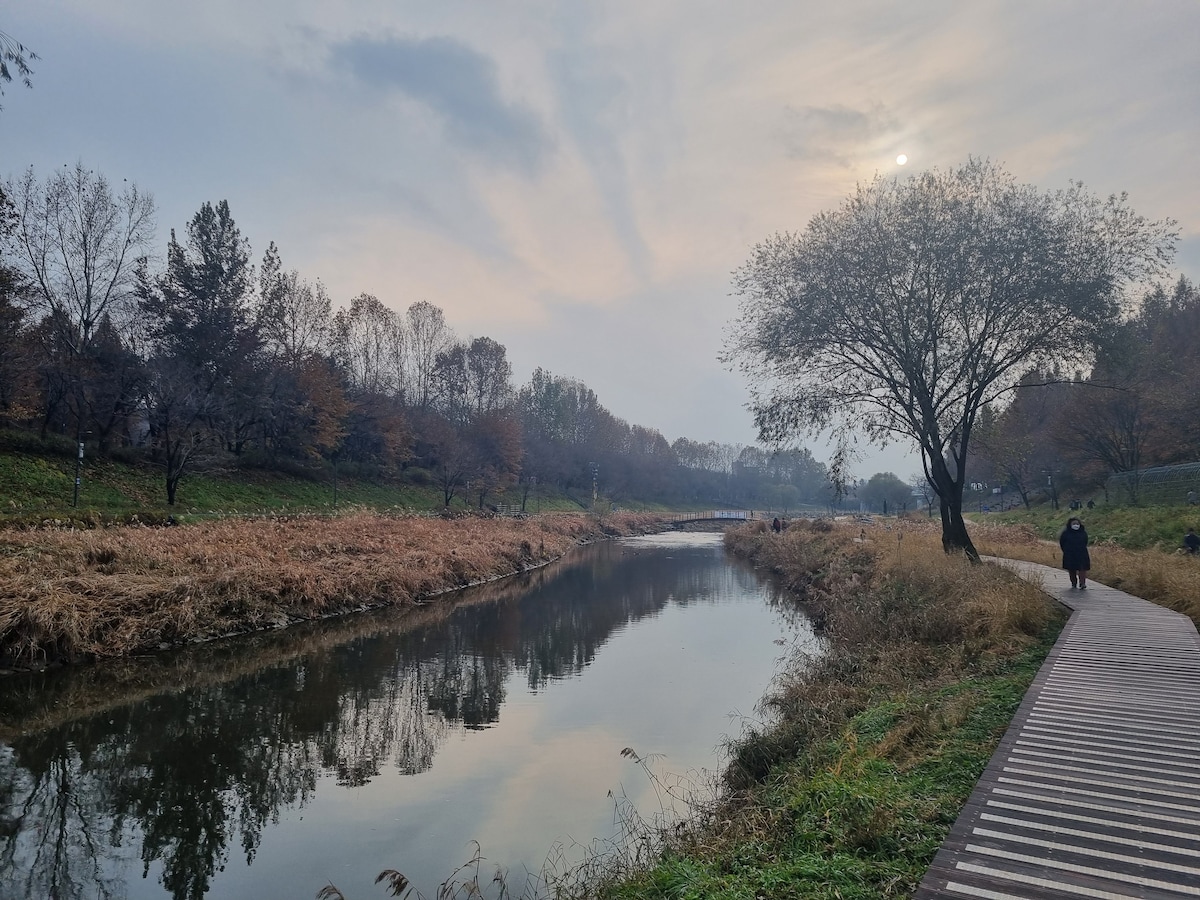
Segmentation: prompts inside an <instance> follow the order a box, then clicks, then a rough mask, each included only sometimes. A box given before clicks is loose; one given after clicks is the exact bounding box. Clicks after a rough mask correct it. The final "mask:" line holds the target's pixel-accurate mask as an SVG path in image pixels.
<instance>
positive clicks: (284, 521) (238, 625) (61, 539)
mask: <svg viewBox="0 0 1200 900" xmlns="http://www.w3.org/2000/svg"><path fill="white" fill-rule="evenodd" d="M656 524H657V519H656V517H654V516H652V515H638V514H636V513H624V514H618V515H613V516H608V517H605V518H604V519H603V520H598V519H595V518H592V517H586V516H574V515H554V516H542V517H538V518H534V519H482V518H474V517H469V518H459V519H430V518H415V517H414V518H389V517H381V516H374V515H366V514H362V515H354V516H347V517H343V518H326V517H304V518H277V519H270V520H254V521H243V520H225V521H218V522H206V523H203V524H198V525H192V526H185V527H174V528H146V527H117V528H109V529H105V530H99V531H55V530H44V531H34V532H28V531H12V532H4V533H0V665H5V666H28V665H37V664H42V663H47V662H57V661H75V660H80V659H89V658H101V657H115V656H125V655H129V654H132V653H138V652H144V651H146V650H150V649H156V648H159V647H161V646H163V645H167V646H171V645H177V644H184V643H190V642H194V641H198V640H204V639H208V638H213V637H218V636H222V635H227V634H234V633H242V632H247V631H254V630H259V629H264V628H273V627H279V626H282V625H286V624H288V623H290V622H294V621H300V620H304V619H313V618H318V617H322V616H327V615H333V614H338V613H343V612H348V611H352V610H359V609H367V608H370V607H373V606H384V605H395V604H415V603H418V602H421V601H423V600H426V599H428V598H429V597H431V596H433V595H435V594H437V593H439V592H442V591H448V590H454V589H457V588H461V587H464V586H466V585H469V584H476V583H480V582H484V581H488V580H491V579H494V578H499V577H502V576H505V575H511V574H513V573H515V572H520V571H524V570H526V569H529V568H533V567H536V566H538V565H541V564H544V563H545V562H548V561H550V560H552V559H556V558H558V557H559V556H561V555H562V554H563V553H565V552H566V551H567V550H568V549H570V548H571V547H572V546H574V545H575V544H577V543H579V542H581V541H587V540H591V539H597V538H602V537H607V536H612V535H618V534H633V533H638V532H641V531H644V530H647V529H649V528H652V527H654V526H655V525H656Z"/></svg>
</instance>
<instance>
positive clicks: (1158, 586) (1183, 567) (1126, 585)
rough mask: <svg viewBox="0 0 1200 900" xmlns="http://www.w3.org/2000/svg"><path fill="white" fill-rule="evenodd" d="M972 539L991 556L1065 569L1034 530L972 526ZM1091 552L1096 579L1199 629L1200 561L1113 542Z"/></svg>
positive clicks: (1055, 550)
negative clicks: (1178, 615)
mask: <svg viewBox="0 0 1200 900" xmlns="http://www.w3.org/2000/svg"><path fill="white" fill-rule="evenodd" d="M971 535H972V538H973V540H974V541H975V544H976V546H977V547H978V548H979V551H980V552H981V553H985V554H988V555H989V556H1003V557H1009V558H1011V559H1024V560H1028V561H1029V562H1036V563H1041V564H1042V565H1046V566H1053V567H1055V568H1057V567H1058V566H1060V565H1061V564H1062V554H1061V553H1060V552H1059V549H1058V546H1057V545H1056V544H1054V543H1052V542H1050V541H1044V540H1041V539H1040V538H1038V536H1037V535H1036V533H1035V532H1034V531H1033V529H1032V527H1030V526H1014V525H1008V526H1006V525H976V524H973V525H972V526H971ZM1090 549H1091V557H1092V571H1091V573H1090V576H1089V577H1090V578H1091V579H1092V580H1094V581H1097V582H1099V583H1100V584H1106V585H1108V586H1109V587H1115V588H1119V589H1120V590H1122V591H1125V592H1126V593H1129V594H1133V595H1134V596H1135V597H1143V598H1145V599H1146V600H1149V601H1151V602H1152V603H1157V604H1158V605H1160V606H1165V607H1167V608H1168V609H1173V610H1175V611H1176V612H1180V613H1183V614H1184V615H1185V616H1188V617H1189V618H1190V619H1191V620H1192V621H1193V622H1195V623H1196V624H1197V625H1200V559H1198V558H1196V557H1193V556H1188V555H1186V554H1184V553H1180V552H1167V551H1165V550H1159V549H1157V548H1151V549H1145V550H1127V549H1125V548H1124V547H1120V546H1118V545H1117V544H1113V543H1108V542H1101V543H1098V544H1094V545H1093V546H1092V547H1091V548H1090Z"/></svg>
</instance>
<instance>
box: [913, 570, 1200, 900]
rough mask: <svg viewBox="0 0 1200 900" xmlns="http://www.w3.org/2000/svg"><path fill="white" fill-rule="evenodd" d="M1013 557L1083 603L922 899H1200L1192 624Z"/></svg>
mask: <svg viewBox="0 0 1200 900" xmlns="http://www.w3.org/2000/svg"><path fill="white" fill-rule="evenodd" d="M1008 564H1009V565H1012V566H1013V567H1014V568H1016V569H1018V570H1019V571H1021V572H1022V574H1024V575H1026V576H1027V577H1030V578H1032V579H1035V580H1040V581H1041V583H1042V585H1043V586H1044V587H1045V589H1046V591H1047V592H1048V593H1050V594H1052V595H1053V596H1055V597H1058V598H1060V599H1061V600H1062V601H1063V602H1064V603H1065V604H1066V605H1067V606H1069V607H1070V608H1071V609H1073V610H1074V612H1073V614H1072V616H1071V619H1070V621H1069V622H1068V624H1067V626H1066V628H1065V629H1064V630H1063V633H1062V635H1061V637H1060V638H1059V640H1058V642H1057V643H1056V644H1055V646H1054V649H1053V651H1052V652H1051V654H1050V656H1049V658H1048V659H1047V660H1046V662H1045V664H1044V665H1043V666H1042V668H1041V670H1040V671H1039V673H1038V676H1037V678H1036V679H1035V680H1034V682H1033V685H1032V686H1031V688H1030V690H1029V693H1028V694H1026V696H1025V699H1024V702H1023V703H1022V704H1021V707H1020V709H1019V710H1018V712H1017V715H1016V717H1015V718H1014V720H1013V723H1012V725H1011V726H1010V727H1009V729H1008V732H1007V733H1006V734H1005V736H1004V739H1003V741H1002V742H1001V744H1000V746H999V747H998V748H997V750H996V754H995V755H994V756H993V757H992V760H991V763H990V764H989V765H988V768H987V771H986V772H984V774H983V777H982V778H981V779H980V781H979V784H978V785H977V786H976V788H975V791H974V793H973V794H972V795H971V798H970V799H969V800H968V801H967V805H966V807H965V808H964V809H963V811H962V813H961V815H960V816H959V818H958V821H957V822H955V824H954V828H953V829H952V830H951V832H950V836H949V837H948V838H947V840H946V843H945V844H943V845H942V848H941V850H939V851H938V854H937V856H936V857H935V859H934V861H933V865H932V866H931V867H930V869H929V871H928V872H927V873H926V875H925V878H924V880H923V881H922V882H921V886H920V888H919V889H918V891H917V893H916V894H915V895H914V896H915V897H917V898H922V900H928V898H950V897H953V898H958V900H961V898H970V897H977V898H988V900H1014V898H1090V897H1094V898H1125V897H1153V898H1158V897H1162V898H1180V897H1200V637H1198V636H1197V633H1196V628H1195V626H1194V625H1193V624H1192V622H1191V621H1190V620H1189V619H1187V618H1186V617H1184V616H1182V615H1180V614H1178V613H1174V612H1171V611H1170V610H1167V609H1164V608H1162V607H1160V606H1155V605H1154V604H1152V603H1149V602H1148V601H1146V600H1142V599H1140V598H1138V597H1133V596H1130V595H1129V594H1126V593H1124V592H1122V591H1118V590H1115V589H1113V588H1108V587H1105V586H1103V585H1100V584H1093V583H1090V582H1089V584H1088V587H1087V590H1085V591H1080V590H1073V589H1072V588H1071V587H1070V585H1069V583H1068V581H1067V575H1066V573H1065V572H1062V571H1059V570H1056V569H1050V568H1047V567H1046V566H1038V565H1034V564H1032V563H1013V562H1010V563H1008Z"/></svg>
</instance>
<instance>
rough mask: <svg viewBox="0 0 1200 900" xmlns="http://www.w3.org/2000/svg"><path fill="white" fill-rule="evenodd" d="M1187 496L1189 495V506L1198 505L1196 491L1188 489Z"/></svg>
mask: <svg viewBox="0 0 1200 900" xmlns="http://www.w3.org/2000/svg"><path fill="white" fill-rule="evenodd" d="M1187 497H1188V506H1195V505H1196V492H1195V491H1188V495H1187Z"/></svg>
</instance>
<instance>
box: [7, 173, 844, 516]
mask: <svg viewBox="0 0 1200 900" xmlns="http://www.w3.org/2000/svg"><path fill="white" fill-rule="evenodd" d="M155 240H156V236H155V222H154V203H153V200H152V198H151V197H150V196H149V195H148V194H145V193H143V192H142V191H140V190H139V189H138V188H137V186H136V185H133V184H125V185H123V186H122V189H121V191H120V192H119V193H118V192H117V191H116V190H115V189H114V187H113V186H112V185H110V184H109V182H108V180H107V179H106V178H105V177H104V176H103V175H101V174H99V173H96V172H93V171H90V170H87V169H86V168H84V166H83V165H82V164H79V165H76V166H75V167H74V168H71V167H64V168H63V169H61V170H59V171H58V172H56V173H54V174H52V175H50V176H49V177H47V178H45V179H44V180H39V179H38V177H37V176H36V175H35V173H34V171H33V170H32V169H30V170H29V171H28V172H27V173H26V174H25V175H24V176H23V177H22V178H21V179H19V180H17V181H10V182H8V183H6V184H3V185H0V424H5V425H8V426H10V427H19V428H25V429H30V430H33V431H36V432H38V433H40V434H41V435H42V436H43V437H46V436H48V435H51V434H56V435H64V436H66V437H68V438H71V439H73V440H78V441H82V442H84V443H85V444H86V445H87V446H88V447H89V448H91V449H90V450H89V453H99V454H101V455H112V454H119V455H121V456H122V457H123V458H131V457H132V458H134V459H141V460H144V461H146V462H148V463H153V464H156V465H158V466H159V467H160V468H161V470H162V472H163V475H164V488H165V493H166V497H167V500H168V502H169V503H172V504H173V503H174V502H175V500H176V497H177V491H178V489H179V486H180V483H181V481H183V479H184V478H185V476H186V475H187V474H188V473H189V472H196V471H201V470H204V469H207V468H211V467H214V466H218V465H219V466H223V467H225V466H229V465H230V464H231V463H239V464H243V465H254V466H260V467H268V468H278V469H284V470H288V471H293V472H295V471H304V472H308V473H311V474H313V475H314V476H316V475H324V474H327V473H330V472H335V471H337V470H338V469H339V468H340V469H341V470H342V471H356V472H359V473H364V472H369V473H373V474H378V475H380V476H383V477H394V478H397V479H401V480H407V481H411V482H414V483H424V484H434V485H436V486H437V487H438V488H439V489H440V492H441V495H442V498H443V500H444V502H445V503H446V504H447V505H449V504H450V503H451V501H453V500H455V498H458V500H459V501H460V502H466V503H469V504H471V505H478V506H480V507H483V506H487V505H492V504H495V503H497V502H505V503H509V504H513V505H517V504H520V505H521V506H524V505H525V504H526V503H527V501H528V499H529V497H530V493H531V490H532V489H533V488H534V487H535V486H536V485H544V486H546V487H548V488H553V489H557V490H559V491H562V492H565V493H567V494H568V495H571V496H575V497H577V498H578V499H579V500H580V502H581V504H583V505H590V504H591V501H592V496H593V492H594V491H598V492H599V494H600V495H601V496H602V497H603V498H604V500H605V501H606V502H612V503H620V502H622V501H625V500H628V499H629V498H638V499H642V500H656V501H660V502H667V503H703V504H707V503H718V504H722V505H725V504H728V505H744V506H753V507H785V508H786V507H789V506H793V507H794V506H796V505H799V504H805V503H808V504H821V505H824V504H827V503H829V502H831V500H832V499H833V497H834V493H835V492H834V490H833V488H832V487H831V485H830V483H829V477H828V472H827V471H826V468H825V466H824V465H822V464H821V463H819V462H817V461H816V460H815V459H813V457H812V455H811V454H810V453H809V452H808V451H807V450H798V451H787V452H778V453H768V452H766V451H763V450H761V449H759V448H756V447H742V446H734V445H725V444H717V443H713V442H708V443H701V442H697V441H692V440H688V439H686V438H680V439H678V440H676V441H675V442H674V443H669V442H668V441H667V440H666V439H665V438H664V437H663V435H662V434H660V433H659V432H658V431H657V430H655V429H653V428H648V427H644V426H640V425H630V424H629V423H627V422H625V421H623V420H622V419H619V418H617V417H616V416H614V415H613V414H612V413H610V412H609V411H608V410H607V409H605V408H604V406H603V405H602V404H601V403H600V401H599V399H598V398H597V396H596V394H595V392H594V391H592V390H591V389H590V388H588V387H587V385H585V384H584V383H582V382H581V381H578V380H576V379H574V378H569V377H563V376H556V375H554V374H552V373H550V372H547V371H544V370H543V369H540V368H539V369H537V370H535V371H534V373H533V376H532V378H531V379H530V381H529V382H528V383H527V384H524V385H521V386H519V387H518V386H515V385H514V384H513V382H512V368H511V365H510V364H509V362H508V359H507V355H506V350H505V348H504V346H503V345H501V344H499V343H497V342H496V341H495V340H493V339H491V338H488V337H476V338H470V339H462V338H460V337H459V336H457V335H456V334H455V333H454V332H453V331H452V330H451V329H450V328H449V327H448V326H447V324H446V321H445V317H444V315H443V313H442V310H441V309H439V308H438V307H437V306H435V305H434V304H432V303H429V302H426V301H420V302H417V303H413V304H412V305H411V306H409V307H408V309H407V310H406V311H405V312H403V313H401V312H398V311H396V310H394V309H392V308H391V307H390V306H388V305H387V304H385V303H384V302H382V301H381V300H380V299H378V298H377V297H374V296H372V295H370V294H360V295H359V296H357V297H354V298H353V299H351V300H350V301H349V302H348V303H347V304H345V305H344V306H342V307H340V308H338V309H336V310H335V309H334V307H333V302H332V300H331V298H330V297H329V295H328V293H327V292H326V290H325V288H324V286H323V285H322V284H321V282H320V281H310V280H308V279H306V278H304V277H302V276H301V275H300V274H299V272H298V271H297V270H295V269H287V268H285V267H284V264H283V262H282V259H281V257H280V253H279V250H278V248H277V247H276V246H275V244H274V243H273V242H272V243H270V244H269V245H268V247H267V250H266V252H265V254H264V255H263V257H262V261H261V263H260V264H259V265H258V266H257V267H255V266H254V265H253V264H252V262H251V259H252V257H251V249H250V245H249V242H248V240H247V239H246V238H245V237H243V236H242V234H241V232H240V230H239V229H238V227H237V225H236V223H235V222H234V219H233V215H232V213H231V211H230V208H229V204H228V203H227V202H225V201H221V202H219V203H215V204H213V203H205V204H203V205H202V206H201V208H200V209H199V211H197V212H196V214H195V215H194V216H193V217H192V219H191V221H190V222H189V223H188V224H187V226H186V228H185V229H184V231H183V233H182V235H181V236H177V235H176V233H175V230H174V229H172V230H171V235H170V239H169V240H168V241H167V245H166V254H165V261H164V262H162V264H161V267H158V266H156V265H155V264H154V263H153V262H152V260H153V258H154V257H153V256H152V254H151V250H152V248H153V245H154V242H155Z"/></svg>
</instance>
